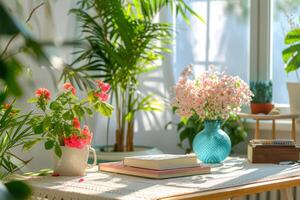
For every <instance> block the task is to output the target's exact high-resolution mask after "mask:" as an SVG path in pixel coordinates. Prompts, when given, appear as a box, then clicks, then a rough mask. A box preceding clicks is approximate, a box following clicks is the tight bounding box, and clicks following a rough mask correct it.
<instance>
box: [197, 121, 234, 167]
mask: <svg viewBox="0 0 300 200" xmlns="http://www.w3.org/2000/svg"><path fill="white" fill-rule="evenodd" d="M220 126H221V122H220V121H219V120H206V121H205V122H204V129H203V130H202V131H200V132H199V133H198V134H197V135H196V136H195V138H194V141H193V150H194V152H195V154H196V155H197V157H198V159H199V160H201V161H202V162H203V163H220V162H222V161H223V160H225V158H226V157H227V156H228V155H229V153H230V151H231V141H230V138H229V137H228V135H227V134H226V133H225V132H224V131H223V130H222V129H221V128H220Z"/></svg>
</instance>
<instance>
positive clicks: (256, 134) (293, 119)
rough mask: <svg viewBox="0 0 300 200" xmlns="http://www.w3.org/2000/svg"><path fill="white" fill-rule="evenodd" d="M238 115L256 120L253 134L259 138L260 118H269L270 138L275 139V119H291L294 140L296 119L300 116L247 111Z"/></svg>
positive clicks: (255, 137)
mask: <svg viewBox="0 0 300 200" xmlns="http://www.w3.org/2000/svg"><path fill="white" fill-rule="evenodd" d="M238 116H239V117H241V118H245V119H254V120H256V126H255V134H254V139H259V135H260V134H259V121H260V120H271V121H272V139H276V120H279V119H291V120H292V127H291V129H292V130H291V139H293V140H294V141H296V119H297V118H299V117H300V114H282V115H264V114H248V113H239V114H238Z"/></svg>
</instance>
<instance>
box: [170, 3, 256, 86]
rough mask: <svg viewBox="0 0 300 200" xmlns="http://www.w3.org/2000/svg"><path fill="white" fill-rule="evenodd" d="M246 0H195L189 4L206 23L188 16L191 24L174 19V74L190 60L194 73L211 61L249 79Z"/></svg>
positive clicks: (223, 69) (216, 65)
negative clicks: (175, 31)
mask: <svg viewBox="0 0 300 200" xmlns="http://www.w3.org/2000/svg"><path fill="white" fill-rule="evenodd" d="M249 2H250V1H248V0H194V1H191V3H190V6H191V7H192V8H193V9H194V10H195V11H196V12H197V13H199V14H200V15H201V16H202V17H203V18H204V19H205V21H206V24H204V23H201V22H199V21H198V20H197V19H195V18H193V17H190V19H191V25H190V26H188V25H186V24H185V22H184V20H183V19H182V18H179V17H178V18H177V20H176V26H177V27H176V30H177V34H176V49H175V54H176V56H175V59H176V60H175V62H174V63H175V69H174V71H175V78H176V79H177V78H178V76H179V74H180V72H181V71H182V69H183V68H184V67H185V66H186V65H188V64H193V65H194V70H195V73H197V72H199V71H202V70H205V69H208V67H209V66H210V65H214V66H215V67H217V68H218V69H220V70H222V71H225V72H227V73H229V74H231V75H239V76H240V77H241V78H243V79H244V80H245V81H248V80H249V30H250V23H249V10H250V5H249Z"/></svg>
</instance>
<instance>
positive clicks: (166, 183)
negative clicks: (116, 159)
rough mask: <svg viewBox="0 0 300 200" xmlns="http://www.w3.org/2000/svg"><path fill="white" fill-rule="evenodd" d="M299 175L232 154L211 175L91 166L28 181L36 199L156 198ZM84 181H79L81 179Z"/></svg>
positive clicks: (299, 170)
mask: <svg viewBox="0 0 300 200" xmlns="http://www.w3.org/2000/svg"><path fill="white" fill-rule="evenodd" d="M294 176H300V165H299V164H295V165H274V164H251V163H248V162H247V161H246V160H245V159H244V158H238V157H229V158H227V159H226V160H225V161H224V162H223V164H221V165H219V166H214V167H212V173H211V174H205V175H197V176H189V177H180V178H172V179H163V180H154V179H146V178H139V177H133V176H126V175H119V174H113V173H105V172H98V171H97V168H94V169H91V170H90V171H89V172H88V173H87V175H86V176H84V177H62V176H59V177H52V176H50V177H41V178H34V179H31V180H28V183H29V184H30V185H31V186H32V187H33V190H34V197H33V199H38V198H39V199H40V198H46V197H47V199H48V200H54V199H55V200H57V199H64V200H71V199H72V200H74V199H76V200H103V199H110V200H111V199H122V200H141V199H142V200H153V199H160V198H164V197H168V196H174V195H180V194H187V193H193V192H201V191H208V190H214V189H221V188H228V187H234V186H241V185H245V184H249V183H255V182H263V181H268V180H276V179H280V178H283V177H294ZM82 178H83V179H84V181H82V182H81V181H79V180H80V179H82Z"/></svg>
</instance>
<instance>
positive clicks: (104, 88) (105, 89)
mask: <svg viewBox="0 0 300 200" xmlns="http://www.w3.org/2000/svg"><path fill="white" fill-rule="evenodd" d="M96 83H97V85H98V87H99V88H101V92H108V90H109V89H110V85H109V84H108V83H104V82H103V81H101V80H96Z"/></svg>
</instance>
